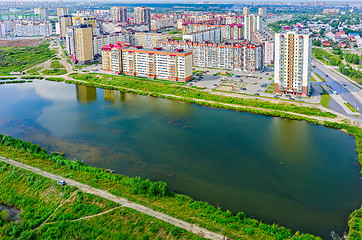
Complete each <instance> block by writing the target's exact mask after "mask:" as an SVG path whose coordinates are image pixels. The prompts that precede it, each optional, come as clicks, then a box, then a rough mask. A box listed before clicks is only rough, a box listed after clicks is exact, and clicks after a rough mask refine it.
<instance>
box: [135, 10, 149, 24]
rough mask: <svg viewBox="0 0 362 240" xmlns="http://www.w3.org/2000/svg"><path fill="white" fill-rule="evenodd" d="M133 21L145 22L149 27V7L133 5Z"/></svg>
mask: <svg viewBox="0 0 362 240" xmlns="http://www.w3.org/2000/svg"><path fill="white" fill-rule="evenodd" d="M134 22H135V23H146V24H148V25H149V27H151V9H150V8H149V7H135V8H134Z"/></svg>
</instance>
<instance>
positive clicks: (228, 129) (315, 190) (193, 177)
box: [0, 81, 362, 239]
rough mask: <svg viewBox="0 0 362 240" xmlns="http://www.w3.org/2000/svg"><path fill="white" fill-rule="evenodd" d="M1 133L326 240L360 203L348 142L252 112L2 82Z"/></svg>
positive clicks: (41, 84)
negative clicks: (155, 182) (167, 185)
mask: <svg viewBox="0 0 362 240" xmlns="http://www.w3.org/2000/svg"><path fill="white" fill-rule="evenodd" d="M0 102H1V104H0V133H2V134H7V135H10V136H13V137H15V138H20V139H23V140H26V141H32V142H34V143H39V144H40V145H41V146H43V147H45V148H46V149H48V150H50V151H58V152H62V151H63V152H66V153H68V154H69V157H70V158H76V159H82V160H84V161H85V162H86V163H87V164H90V165H92V166H97V167H102V168H111V169H115V170H116V172H117V173H121V174H124V175H128V176H141V177H144V178H150V179H151V180H162V181H166V182H167V183H168V184H169V185H170V186H171V188H172V189H173V190H174V191H176V192H180V193H184V194H187V195H190V196H192V197H193V198H195V199H198V200H203V201H208V202H210V203H211V204H213V205H216V206H221V207H223V208H224V209H230V210H232V211H234V212H236V211H243V212H245V213H246V214H247V215H248V216H250V217H255V218H257V219H259V220H262V221H264V222H268V223H271V222H276V223H280V224H282V225H285V226H287V227H289V228H292V229H293V230H300V231H304V232H310V233H314V234H317V235H319V236H322V237H324V238H326V239H329V238H330V237H329V233H330V231H332V230H333V231H335V232H337V233H339V234H341V233H343V232H344V231H345V229H346V226H347V219H348V215H349V213H350V212H351V211H352V210H354V209H356V208H358V207H359V206H360V203H361V202H362V201H361V199H362V191H361V189H362V188H361V186H362V184H361V183H362V181H361V179H360V175H359V167H358V163H357V154H356V149H355V143H354V138H353V137H352V136H349V135H347V134H345V133H343V132H341V131H338V130H335V129H330V128H326V127H323V126H317V125H313V124H309V123H307V122H303V121H293V120H285V119H280V118H273V117H266V116H262V115H254V114H249V113H240V112H234V111H228V110H222V109H213V108H208V107H202V106H198V105H194V104H186V103H180V102H175V101H170V100H166V99H158V98H153V97H148V96H138V95H134V94H122V93H118V92H115V91H110V90H102V89H95V88H90V87H84V86H76V85H69V84H65V83H55V82H46V81H35V82H34V83H31V84H29V83H28V84H17V85H1V86H0Z"/></svg>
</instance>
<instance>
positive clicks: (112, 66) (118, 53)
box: [102, 42, 129, 74]
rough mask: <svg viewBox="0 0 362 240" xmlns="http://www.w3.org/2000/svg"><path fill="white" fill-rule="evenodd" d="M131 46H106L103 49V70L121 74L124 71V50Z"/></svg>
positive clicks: (118, 43) (119, 44) (120, 43)
mask: <svg viewBox="0 0 362 240" xmlns="http://www.w3.org/2000/svg"><path fill="white" fill-rule="evenodd" d="M125 46H129V45H126V44H123V43H122V42H117V43H116V44H110V45H105V46H104V47H102V70H103V71H107V72H113V73H115V74H121V73H122V71H123V69H122V48H123V47H125Z"/></svg>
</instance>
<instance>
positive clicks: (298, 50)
mask: <svg viewBox="0 0 362 240" xmlns="http://www.w3.org/2000/svg"><path fill="white" fill-rule="evenodd" d="M311 51H312V41H311V37H310V34H302V33H298V32H286V33H277V34H275V67H274V92H276V93H288V94H296V95H302V96H307V95H308V94H309V91H310V77H311V76H310V75H311V61H312V58H311Z"/></svg>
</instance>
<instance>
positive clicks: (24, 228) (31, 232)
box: [0, 162, 201, 240]
mask: <svg viewBox="0 0 362 240" xmlns="http://www.w3.org/2000/svg"><path fill="white" fill-rule="evenodd" d="M0 203H2V204H6V205H8V206H15V207H16V208H18V209H19V210H21V212H20V219H19V220H18V221H17V222H15V221H11V219H10V218H9V216H8V214H7V211H1V212H0V239H96V238H99V236H102V238H104V239H134V240H139V239H178V238H182V239H195V240H196V239H201V238H200V237H198V236H196V235H194V234H192V233H189V232H187V231H185V230H182V229H180V228H178V227H175V226H172V225H170V224H168V223H165V222H162V221H160V220H158V219H155V218H153V217H150V216H147V215H144V214H142V213H139V212H136V211H134V210H132V209H128V208H120V205H119V204H117V203H114V202H111V201H109V200H106V199H103V198H101V197H98V196H95V195H92V194H88V193H84V192H81V191H77V190H76V188H75V187H70V186H59V185H57V184H56V182H55V181H52V180H50V179H47V178H45V177H42V176H40V175H37V174H35V173H32V172H29V171H26V170H22V169H19V168H16V167H14V166H11V165H8V164H6V163H2V162H0ZM105 211H109V212H106V213H104V212H105ZM96 214H101V215H96ZM87 216H88V217H90V216H92V217H90V218H87V219H82V218H83V217H87ZM70 220H71V221H72V222H70Z"/></svg>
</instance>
